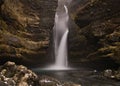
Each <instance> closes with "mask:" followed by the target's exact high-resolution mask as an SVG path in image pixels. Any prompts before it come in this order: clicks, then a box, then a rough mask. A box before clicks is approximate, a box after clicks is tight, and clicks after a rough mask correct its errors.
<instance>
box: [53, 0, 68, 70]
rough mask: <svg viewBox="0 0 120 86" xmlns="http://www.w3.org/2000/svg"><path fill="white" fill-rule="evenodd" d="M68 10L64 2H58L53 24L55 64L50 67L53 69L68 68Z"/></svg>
mask: <svg viewBox="0 0 120 86" xmlns="http://www.w3.org/2000/svg"><path fill="white" fill-rule="evenodd" d="M68 20H69V15H68V8H67V6H66V5H65V2H63V1H62V0H59V1H58V8H57V11H56V15H55V24H54V28H53V34H54V36H53V39H54V54H55V55H54V56H55V64H54V65H53V66H52V67H51V68H54V69H56V68H57V69H65V68H67V66H68V59H67V56H68V52H67V36H68V32H69V29H68Z"/></svg>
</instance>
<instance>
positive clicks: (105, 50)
mask: <svg viewBox="0 0 120 86" xmlns="http://www.w3.org/2000/svg"><path fill="white" fill-rule="evenodd" d="M119 3H120V0H83V1H82V0H81V1H78V2H77V1H76V2H74V1H73V3H72V5H71V17H72V19H73V20H74V21H75V22H76V24H77V25H78V26H79V27H78V28H76V30H77V31H76V34H74V35H73V36H74V39H72V43H71V45H70V49H71V55H73V56H76V57H77V58H79V57H81V58H82V60H83V59H84V60H85V59H87V60H95V59H105V58H112V59H113V60H115V61H116V62H118V63H120V22H119V21H120V6H119ZM73 8H75V9H76V11H74V10H73ZM74 51H75V52H74ZM77 61H78V60H77Z"/></svg>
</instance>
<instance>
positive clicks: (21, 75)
mask: <svg viewBox="0 0 120 86" xmlns="http://www.w3.org/2000/svg"><path fill="white" fill-rule="evenodd" d="M0 81H2V82H4V83H5V84H7V85H9V86H39V80H38V76H37V75H36V74H35V73H33V72H32V71H31V70H29V69H27V68H26V67H25V66H22V65H16V64H15V63H14V62H7V63H5V64H4V65H3V66H1V67H0Z"/></svg>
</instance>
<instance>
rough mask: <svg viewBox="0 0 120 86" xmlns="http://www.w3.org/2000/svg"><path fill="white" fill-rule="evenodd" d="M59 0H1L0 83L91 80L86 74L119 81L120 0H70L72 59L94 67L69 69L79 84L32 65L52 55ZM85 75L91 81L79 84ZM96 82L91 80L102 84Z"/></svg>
mask: <svg viewBox="0 0 120 86" xmlns="http://www.w3.org/2000/svg"><path fill="white" fill-rule="evenodd" d="M57 3H58V1H57V0H0V64H1V67H0V86H8V85H11V86H89V83H90V80H91V78H90V79H88V77H92V78H93V77H94V78H95V79H98V80H97V81H98V82H99V79H100V80H101V81H102V79H103V80H106V81H107V80H113V85H110V84H111V83H109V85H110V86H119V84H120V83H119V80H120V70H119V67H120V6H119V3H120V0H72V1H71V3H69V4H68V3H67V5H68V9H69V16H70V21H69V30H70V33H69V37H68V42H69V45H68V51H69V52H68V54H69V58H68V60H69V65H70V66H73V67H76V66H77V67H79V68H80V67H81V66H82V67H83V66H84V65H85V66H87V68H89V67H90V68H93V70H94V69H95V70H94V71H92V72H90V74H89V73H86V72H85V73H86V74H85V76H82V75H80V74H78V72H79V71H78V72H74V73H72V74H71V73H70V74H69V75H67V76H72V78H74V77H73V76H75V77H77V79H76V81H77V80H78V82H79V83H78V84H75V83H73V82H68V81H63V82H61V81H60V80H59V79H58V80H57V79H55V78H52V77H49V76H39V74H37V73H34V72H32V71H31V70H32V69H31V70H29V69H28V68H32V67H34V66H35V67H37V66H40V67H42V66H45V65H47V64H50V63H52V62H53V61H54V58H52V57H51V52H52V51H51V44H52V40H53V39H52V34H53V31H52V30H53V26H54V18H55V12H56V8H57ZM8 61H12V62H8ZM6 62H7V63H6ZM14 62H15V63H14ZM23 65H25V66H27V67H28V68H27V67H25V66H23ZM79 65H80V66H79ZM101 65H102V66H101ZM109 68H110V69H109ZM97 69H98V70H100V72H96V71H97ZM79 73H81V72H79ZM83 75H84V73H83ZM96 76H97V77H96ZM78 77H82V79H83V80H80V78H78ZM86 77H87V78H86ZM70 78H71V77H70ZM62 79H63V78H62ZM84 79H85V80H88V81H89V83H88V85H87V84H86V83H87V82H85V83H83V84H82V85H80V84H81V83H82V81H83V82H84ZM70 80H71V79H70ZM79 80H80V81H79ZM73 81H74V80H73ZM97 81H94V80H93V81H91V83H92V82H96V83H97ZM114 81H115V82H114ZM108 82H110V81H108ZM116 82H117V83H118V84H114V83H116ZM76 83H77V82H76ZM96 83H95V84H93V85H92V84H91V86H99V85H98V84H97V85H96ZM99 83H101V82H99ZM109 85H103V86H109ZM100 86H101V84H100Z"/></svg>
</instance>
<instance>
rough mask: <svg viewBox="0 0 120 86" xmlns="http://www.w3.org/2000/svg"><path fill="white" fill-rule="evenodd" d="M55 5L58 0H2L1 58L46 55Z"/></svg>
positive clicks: (25, 59) (26, 59) (29, 59)
mask: <svg viewBox="0 0 120 86" xmlns="http://www.w3.org/2000/svg"><path fill="white" fill-rule="evenodd" d="M56 7H57V0H52V1H51V0H35V1H34V0H1V1H0V61H1V62H6V61H7V60H12V61H15V62H18V63H20V62H23V63H26V62H28V63H29V62H30V63H32V62H34V60H37V61H38V59H39V58H42V59H45V55H46V51H47V49H48V45H49V42H50V34H51V31H52V27H53V25H54V16H55V10H56ZM42 59H41V61H42ZM37 61H36V62H37ZM38 62H39V61H38Z"/></svg>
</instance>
